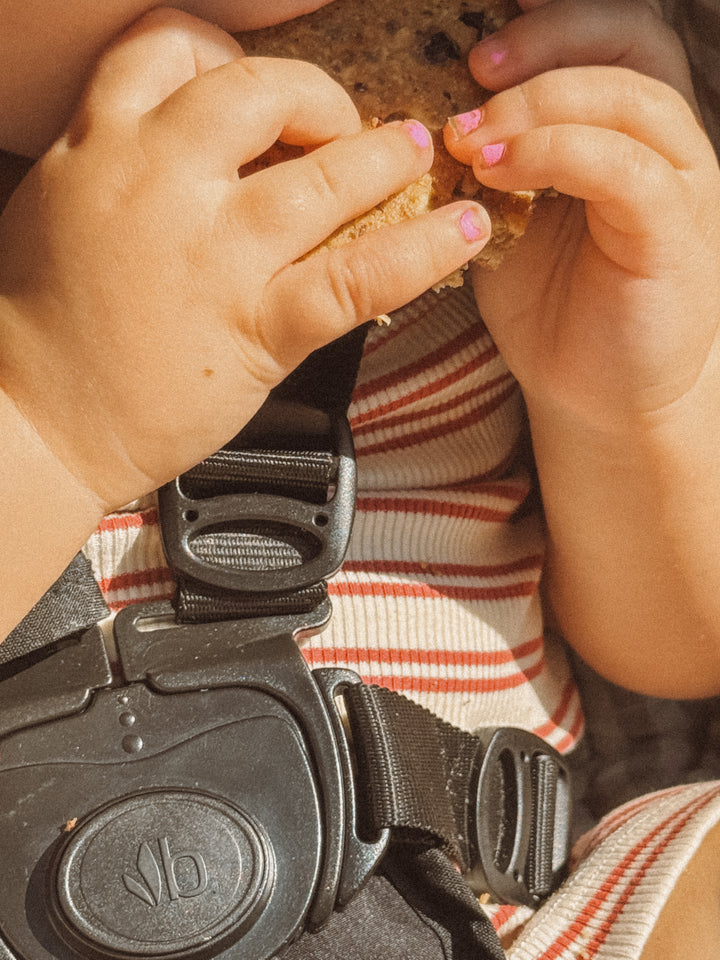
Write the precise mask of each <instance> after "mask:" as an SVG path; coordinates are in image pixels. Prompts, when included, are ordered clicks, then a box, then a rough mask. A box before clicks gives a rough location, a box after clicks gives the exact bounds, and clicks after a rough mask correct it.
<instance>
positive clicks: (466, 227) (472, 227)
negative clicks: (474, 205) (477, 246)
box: [460, 210, 488, 243]
mask: <svg viewBox="0 0 720 960" xmlns="http://www.w3.org/2000/svg"><path fill="white" fill-rule="evenodd" d="M460 232H461V233H462V235H463V236H464V237H465V239H466V240H467V241H468V243H475V242H476V241H477V240H484V239H485V238H486V237H487V235H488V224H487V220H486V219H485V218H484V217H483V216H482V215H481V214H480V213H479V212H478V211H477V210H466V211H465V213H463V215H462V216H461V217H460Z"/></svg>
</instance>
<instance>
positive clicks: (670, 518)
mask: <svg viewBox="0 0 720 960" xmlns="http://www.w3.org/2000/svg"><path fill="white" fill-rule="evenodd" d="M709 426H710V422H709V418H708V417H707V416H701V415H700V413H699V412H698V414H697V416H696V418H695V419H693V420H692V421H688V422H686V423H684V424H683V423H681V422H675V423H672V424H670V423H667V424H664V425H662V427H660V428H657V429H655V430H654V431H652V433H647V432H644V431H638V433H637V435H635V436H633V435H627V436H626V437H625V438H624V440H623V441H619V440H614V441H612V442H610V441H607V440H602V441H601V440H599V439H598V438H596V437H591V436H589V435H588V432H587V431H580V432H579V433H577V434H576V435H573V431H572V430H559V429H557V427H556V426H555V427H553V428H552V429H549V430H548V429H544V428H543V426H542V425H541V424H540V423H537V418H536V431H535V448H536V455H537V459H538V469H539V472H540V478H541V486H542V491H543V499H544V503H545V509H546V515H547V523H548V544H549V546H548V574H547V590H548V598H549V601H550V603H551V605H552V609H553V612H554V614H555V616H556V617H557V620H558V622H559V625H560V627H561V629H562V631H563V633H564V634H565V635H566V637H567V639H568V641H569V642H570V643H571V644H572V645H573V646H574V647H575V648H576V649H577V650H578V652H579V653H580V654H581V655H582V656H583V657H584V658H585V659H587V660H588V662H589V663H590V664H591V665H592V666H594V667H595V668H596V669H597V670H598V671H599V672H601V673H603V674H605V675H606V676H608V677H609V678H610V679H611V680H613V681H614V682H616V683H618V684H621V685H624V686H628V687H631V688H634V689H637V690H640V691H642V692H644V693H649V694H652V695H657V696H673V697H691V696H708V695H711V694H716V693H717V692H718V691H719V690H720V500H719V498H718V495H717V492H718V490H720V456H718V454H717V450H716V447H714V445H713V442H712V436H711V435H710V434H709V432H708V428H709Z"/></svg>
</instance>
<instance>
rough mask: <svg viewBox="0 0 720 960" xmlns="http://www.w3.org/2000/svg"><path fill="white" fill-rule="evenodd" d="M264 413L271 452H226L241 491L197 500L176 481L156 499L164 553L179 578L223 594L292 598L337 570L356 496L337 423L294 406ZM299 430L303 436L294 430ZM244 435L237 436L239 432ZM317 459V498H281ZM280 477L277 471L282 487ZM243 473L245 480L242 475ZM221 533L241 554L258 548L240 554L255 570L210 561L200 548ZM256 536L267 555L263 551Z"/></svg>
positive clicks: (346, 435) (344, 426)
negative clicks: (270, 425) (273, 439)
mask: <svg viewBox="0 0 720 960" xmlns="http://www.w3.org/2000/svg"><path fill="white" fill-rule="evenodd" d="M273 411H274V419H275V421H276V429H275V433H279V434H280V439H279V441H278V448H277V450H276V449H275V448H273V449H272V450H269V451H259V450H253V449H252V448H250V450H249V452H247V453H245V452H244V451H243V450H242V449H241V450H239V451H237V453H236V457H237V462H236V465H235V467H234V469H236V470H237V472H238V475H239V481H240V482H241V488H242V489H241V492H227V493H220V494H215V495H210V496H198V495H195V494H192V493H188V491H187V484H186V483H185V482H184V478H183V477H179V478H177V479H176V480H174V481H173V482H171V483H169V484H167V485H166V486H165V487H163V488H162V490H161V491H160V497H159V503H160V513H161V520H162V531H163V540H164V545H165V550H166V553H167V556H168V560H169V561H170V563H171V564H172V565H173V567H174V568H175V569H176V570H177V571H178V572H179V573H180V574H182V575H184V576H186V577H190V578H192V579H193V580H195V581H198V582H200V583H203V584H208V585H210V586H212V587H217V588H220V589H224V590H230V591H240V592H247V593H267V592H277V591H284V592H289V591H296V590H302V589H304V588H306V587H310V586H312V585H314V584H317V583H320V582H321V581H323V580H325V579H327V578H328V577H330V576H332V574H334V573H335V572H336V571H337V569H338V568H339V567H340V565H341V563H342V561H343V558H344V556H345V552H346V550H347V545H348V542H349V539H350V532H351V530H352V523H353V515H354V505H355V492H356V467H355V458H354V452H353V444H352V435H351V432H350V427H349V424H348V422H347V419H346V418H345V417H344V416H343V415H339V414H338V415H327V414H323V413H321V412H319V411H317V410H314V409H311V408H303V407H301V406H298V405H295V404H279V403H278V404H275V405H274V406H273ZM265 417H267V413H266V414H265ZM251 426H252V425H251ZM289 426H291V429H289ZM302 427H304V430H303V429H299V428H302ZM264 429H265V428H264ZM285 432H287V433H289V434H290V435H291V436H292V437H293V439H294V445H295V448H296V449H295V450H287V449H285V448H284V447H283V446H282V443H283V440H282V435H283V434H284V433H285ZM298 433H299V434H300V437H301V438H302V439H300V440H299V439H298ZM244 437H245V432H243V434H241V438H244ZM266 442H267V438H266ZM304 442H305V443H306V444H307V446H308V448H309V449H308V452H307V453H306V454H304V453H303V451H302V449H301V450H299V451H298V450H297V447H302V444H303V443H304ZM278 451H279V453H278ZM264 455H266V456H267V463H268V465H269V470H268V472H269V473H272V476H271V477H270V479H265V478H263V477H262V476H261V473H262V470H261V469H258V463H259V464H260V467H262V457H263V456H264ZM319 460H324V461H325V462H326V463H327V465H328V466H327V479H326V480H325V479H323V480H322V482H321V483H320V487H321V488H324V490H323V493H322V496H320V497H318V495H317V493H316V492H315V491H314V492H313V495H312V496H309V495H308V496H301V495H294V494H293V493H290V494H288V493H287V492H286V491H287V490H291V491H292V490H293V488H294V487H299V488H300V489H302V488H303V484H302V481H300V482H298V481H297V478H298V476H301V475H302V474H303V473H304V472H309V468H310V467H313V466H314V465H315V463H317V462H318V461H319ZM201 466H202V465H201ZM283 469H285V470H286V472H287V477H286V480H287V482H286V483H283V476H282V472H283ZM251 472H252V473H253V476H252V477H249V474H250V473H251ZM255 472H257V474H258V475H257V477H255V475H254V474H255ZM316 486H317V484H316ZM278 491H280V492H278ZM223 535H226V537H227V539H228V542H230V540H232V539H233V538H234V543H236V544H240V549H245V550H247V549H248V548H247V546H246V545H244V544H247V543H249V542H251V541H252V542H253V544H254V543H255V541H259V542H260V546H259V547H255V546H254V545H253V546H251V547H250V548H249V549H250V550H254V551H255V557H254V559H255V560H257V562H251V563H248V562H246V557H243V562H235V563H234V562H232V560H231V561H230V562H228V553H227V552H223V549H218V550H217V551H216V552H215V555H213V553H212V551H209V550H207V549H205V545H206V544H207V542H208V540H209V539H210V537H212V536H215V537H218V536H219V537H220V538H222V536H223ZM263 538H265V540H266V541H267V542H268V543H269V544H270V545H269V546H268V547H265V546H264V545H263ZM231 549H232V547H231ZM288 558H289V559H288Z"/></svg>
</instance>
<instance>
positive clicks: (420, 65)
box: [238, 0, 533, 285]
mask: <svg viewBox="0 0 720 960" xmlns="http://www.w3.org/2000/svg"><path fill="white" fill-rule="evenodd" d="M517 12H518V8H517V6H516V4H515V2H514V0H392V2H391V3H388V0H332V2H331V3H329V4H328V5H327V6H325V7H321V8H320V9H319V10H317V11H315V12H314V13H310V14H307V15H306V16H304V17H299V18H297V19H296V20H291V21H289V22H287V23H284V24H279V25H278V26H275V27H267V28H265V29H262V30H256V31H253V32H251V33H245V34H242V35H241V36H239V37H238V40H239V41H240V44H241V46H242V47H243V49H244V51H245V52H246V53H247V54H248V55H259V56H273V57H286V58H290V59H298V60H308V61H310V62H312V63H315V64H317V65H318V66H320V67H322V68H323V69H324V70H325V71H326V72H327V73H328V74H330V76H332V77H333V78H334V79H335V80H337V81H338V82H339V83H340V84H341V85H342V86H343V87H344V88H345V89H346V90H347V91H348V93H349V94H350V96H351V97H352V99H353V101H354V103H355V105H356V106H357V108H358V111H359V113H360V115H361V117H362V119H363V121H364V122H365V123H367V124H368V125H370V126H377V125H379V124H382V123H386V122H388V121H390V120H397V119H407V118H410V117H412V118H415V119H417V120H420V121H421V122H422V123H424V124H425V126H426V127H427V128H428V129H429V130H430V132H431V134H432V136H433V140H434V145H435V160H434V163H433V166H432V168H431V170H430V172H429V173H428V174H426V175H425V176H424V177H422V178H421V179H420V180H418V181H417V182H415V183H413V184H411V185H410V186H409V187H407V188H406V189H405V190H403V191H402V192H401V193H399V194H396V195H395V196H393V197H391V198H390V199H388V200H387V201H385V202H384V203H383V204H381V205H380V206H378V207H376V208H375V209H374V210H371V211H370V212H369V213H367V214H364V215H363V216H361V217H359V218H358V219H357V220H355V221H353V222H352V223H350V224H347V225H346V226H344V227H343V228H341V230H339V231H338V232H337V233H336V234H334V235H333V237H331V238H330V239H329V240H328V241H327V242H326V243H327V245H329V246H335V245H338V244H341V243H346V242H347V241H348V240H351V239H353V238H354V237H356V236H358V235H359V234H361V233H364V232H366V231H367V230H371V229H374V228H376V227H379V226H381V225H383V224H385V223H394V222H397V221H399V220H402V219H407V218H409V217H412V216H416V215H417V214H419V213H423V212H425V211H427V210H432V209H434V208H436V207H439V206H441V205H443V204H445V203H448V202H450V201H451V200H455V199H458V198H471V197H472V198H475V199H477V200H479V201H480V202H481V203H482V204H483V205H484V206H485V207H486V208H487V210H488V212H489V213H490V216H491V219H492V222H493V237H492V240H491V241H490V243H489V244H488V245H487V246H486V247H485V249H484V250H483V251H482V252H481V253H480V255H479V256H478V257H477V260H478V261H479V262H481V263H483V264H486V265H488V266H490V267H494V266H496V265H497V264H498V263H499V262H500V260H501V259H502V256H503V253H504V252H505V251H506V250H507V249H508V248H509V247H510V246H511V245H512V243H513V242H514V241H515V240H516V239H517V238H518V237H519V236H521V235H522V233H523V232H524V230H525V226H526V223H527V220H528V217H529V215H530V210H531V207H532V200H533V194H532V193H529V192H527V193H513V194H508V193H499V192H497V191H494V190H489V189H488V188H485V187H482V186H481V185H480V184H478V182H477V181H476V180H475V177H474V176H473V173H472V170H471V169H470V168H469V167H466V166H463V165H462V164H460V163H459V162H458V161H457V160H455V159H454V158H453V157H451V156H450V154H449V153H448V152H447V150H446V149H445V147H444V145H443V138H442V130H443V127H444V126H445V124H446V123H447V120H448V117H450V116H453V115H455V114H459V113H464V112H465V111H468V110H472V109H474V108H475V107H477V106H479V105H480V104H481V103H482V102H483V101H484V100H486V99H488V97H489V96H490V93H489V92H488V91H486V90H483V88H481V87H480V86H479V85H478V84H477V83H476V82H475V81H474V80H473V78H472V76H471V74H470V72H469V70H468V66H467V55H468V52H469V51H470V49H471V47H472V46H474V45H475V44H476V43H477V42H478V40H480V39H482V38H483V37H484V36H486V35H487V34H488V33H491V32H493V31H494V30H496V29H497V28H498V27H499V26H500V25H502V24H503V23H504V22H506V21H507V20H508V19H510V17H512V16H514V15H515V14H516V13H517ZM278 149H281V148H276V150H275V151H273V152H271V153H270V154H268V155H267V156H266V157H264V158H262V159H261V160H260V161H258V162H257V163H256V164H255V165H254V168H255V169H257V167H258V166H263V165H267V164H269V163H272V162H276V161H277V159H278V157H279V154H278ZM460 282H461V275H460V274H455V275H453V277H451V278H448V280H447V281H446V283H445V285H447V284H453V285H456V284H458V283H460Z"/></svg>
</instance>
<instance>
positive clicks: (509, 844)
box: [466, 727, 571, 907]
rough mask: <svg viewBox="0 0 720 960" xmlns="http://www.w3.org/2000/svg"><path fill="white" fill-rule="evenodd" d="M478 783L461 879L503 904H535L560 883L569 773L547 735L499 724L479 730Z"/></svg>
mask: <svg viewBox="0 0 720 960" xmlns="http://www.w3.org/2000/svg"><path fill="white" fill-rule="evenodd" d="M477 735H478V736H479V738H480V739H481V740H482V741H484V744H483V747H482V748H481V749H480V751H479V752H478V757H477V760H476V764H477V781H476V783H477V786H476V790H475V798H474V805H473V804H472V801H471V806H470V820H471V822H470V824H469V831H468V834H469V837H470V840H471V847H472V850H473V854H474V863H473V866H472V869H471V870H470V871H469V872H468V873H467V874H466V880H467V881H468V883H469V884H470V886H471V887H472V888H473V890H475V891H476V892H478V893H482V892H489V893H490V894H491V895H492V896H493V898H494V899H497V900H498V901H500V902H502V903H511V904H520V905H524V906H530V907H537V906H538V904H539V903H541V902H542V901H543V900H544V899H545V898H546V897H548V896H549V895H550V894H551V893H552V892H553V891H554V890H555V889H557V887H558V886H559V884H560V883H561V882H562V880H563V879H564V877H565V873H566V870H567V863H568V856H569V849H570V805H571V797H570V777H569V773H568V769H567V766H566V764H565V762H564V761H563V759H562V756H561V755H560V754H559V753H558V752H557V751H556V750H554V749H553V748H552V747H550V746H548V744H546V743H545V741H544V740H541V739H540V738H539V737H536V736H535V735H534V734H531V733H528V732H526V731H523V730H519V729H515V728H510V727H503V728H497V729H489V730H481V731H477Z"/></svg>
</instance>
